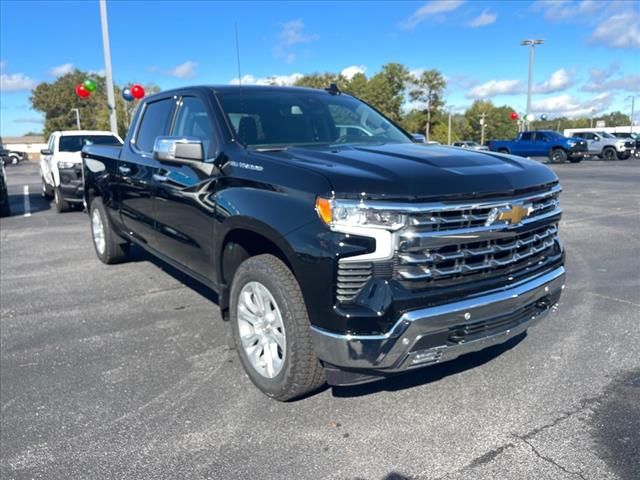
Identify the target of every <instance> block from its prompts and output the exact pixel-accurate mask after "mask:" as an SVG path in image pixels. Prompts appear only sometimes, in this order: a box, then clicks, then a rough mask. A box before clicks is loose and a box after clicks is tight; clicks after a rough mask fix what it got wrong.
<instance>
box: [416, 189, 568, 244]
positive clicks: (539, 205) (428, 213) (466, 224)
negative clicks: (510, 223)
mask: <svg viewBox="0 0 640 480" xmlns="http://www.w3.org/2000/svg"><path fill="white" fill-rule="evenodd" d="M560 191H561V189H560V186H559V185H555V186H554V187H552V188H550V189H549V190H547V191H545V192H542V193H539V194H535V195H533V196H529V197H527V198H526V199H525V200H526V202H527V206H528V208H529V215H528V216H527V219H528V220H534V219H535V218H536V217H542V216H544V215H545V214H547V213H549V212H553V211H554V210H556V209H558V208H559V205H560V200H559V195H560ZM508 205H509V202H508V201H498V202H486V203H479V204H475V205H473V204H465V205H460V206H455V205H437V206H435V205H434V206H433V207H431V208H428V209H427V210H425V211H424V212H416V213H413V214H412V215H410V217H409V226H410V227H415V228H417V229H419V230H420V231H431V232H442V231H447V230H459V229H464V228H474V227H483V226H485V225H487V224H489V223H491V215H492V211H494V210H495V208H500V207H505V206H508Z"/></svg>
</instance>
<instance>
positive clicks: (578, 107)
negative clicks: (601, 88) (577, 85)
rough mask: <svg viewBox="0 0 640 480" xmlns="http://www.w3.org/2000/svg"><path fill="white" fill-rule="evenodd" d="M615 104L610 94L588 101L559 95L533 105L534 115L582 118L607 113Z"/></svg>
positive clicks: (603, 94)
mask: <svg viewBox="0 0 640 480" xmlns="http://www.w3.org/2000/svg"><path fill="white" fill-rule="evenodd" d="M612 103H613V96H612V95H611V93H609V92H605V93H601V94H600V95H596V96H595V97H593V98H590V99H587V100H578V99H576V98H575V97H573V96H571V95H567V94H565V95H558V96H556V97H549V98H545V99H543V100H538V101H534V102H533V103H532V105H531V110H532V112H533V113H536V114H537V113H546V114H547V115H556V116H566V117H570V118H573V117H581V116H586V115H591V111H592V110H595V111H596V113H602V112H604V111H606V110H607V109H608V108H609V107H610V106H611V104H612Z"/></svg>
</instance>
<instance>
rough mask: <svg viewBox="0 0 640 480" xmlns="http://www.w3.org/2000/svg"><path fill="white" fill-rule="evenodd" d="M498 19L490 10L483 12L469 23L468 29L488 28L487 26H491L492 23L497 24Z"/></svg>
mask: <svg viewBox="0 0 640 480" xmlns="http://www.w3.org/2000/svg"><path fill="white" fill-rule="evenodd" d="M497 19H498V14H497V13H491V12H489V10H483V11H482V13H481V14H480V15H478V16H477V17H475V18H474V19H472V20H471V21H469V22H468V23H467V26H468V27H472V28H477V27H486V26H487V25H491V24H492V23H496V20H497Z"/></svg>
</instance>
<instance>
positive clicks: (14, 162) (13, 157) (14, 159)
mask: <svg viewBox="0 0 640 480" xmlns="http://www.w3.org/2000/svg"><path fill="white" fill-rule="evenodd" d="M9 158H10V159H11V165H17V164H19V163H20V157H18V156H17V155H9Z"/></svg>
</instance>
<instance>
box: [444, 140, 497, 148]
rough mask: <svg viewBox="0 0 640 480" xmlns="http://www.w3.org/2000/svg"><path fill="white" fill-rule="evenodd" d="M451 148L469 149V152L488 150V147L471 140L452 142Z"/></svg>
mask: <svg viewBox="0 0 640 480" xmlns="http://www.w3.org/2000/svg"><path fill="white" fill-rule="evenodd" d="M453 146H454V147H460V148H469V149H471V150H485V151H486V150H489V147H487V146H486V145H480V144H479V143H478V142H474V141H471V140H464V141H459V142H453Z"/></svg>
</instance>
